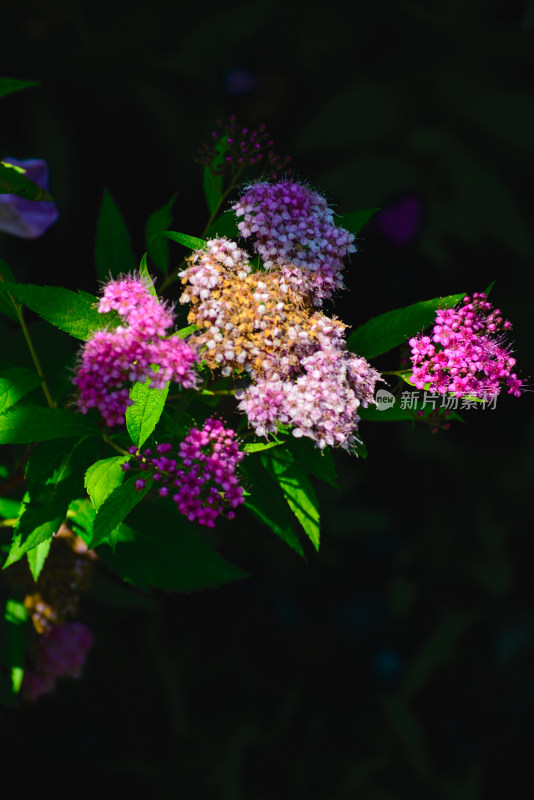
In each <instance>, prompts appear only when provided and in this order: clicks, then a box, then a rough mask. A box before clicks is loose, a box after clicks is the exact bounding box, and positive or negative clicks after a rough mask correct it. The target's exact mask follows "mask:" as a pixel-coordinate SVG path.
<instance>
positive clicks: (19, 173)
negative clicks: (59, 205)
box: [0, 161, 54, 201]
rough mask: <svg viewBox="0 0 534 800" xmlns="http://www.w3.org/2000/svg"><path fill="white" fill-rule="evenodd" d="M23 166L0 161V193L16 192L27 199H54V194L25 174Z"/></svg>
mask: <svg viewBox="0 0 534 800" xmlns="http://www.w3.org/2000/svg"><path fill="white" fill-rule="evenodd" d="M25 172H26V170H25V169H24V168H23V167H16V166H14V165H13V164H8V163H7V161H0V194H16V195H18V196H19V197H24V199H25V200H36V201H39V200H47V201H50V200H52V201H53V200H54V198H53V197H52V195H51V194H50V193H49V192H47V191H46V189H43V187H42V186H39V185H38V184H37V183H34V181H31V180H30V179H29V178H27V177H26V175H25V174H24V173H25Z"/></svg>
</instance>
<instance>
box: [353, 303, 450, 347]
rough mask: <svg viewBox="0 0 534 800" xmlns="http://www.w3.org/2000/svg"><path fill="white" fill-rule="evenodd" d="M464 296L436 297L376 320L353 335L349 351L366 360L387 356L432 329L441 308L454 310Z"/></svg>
mask: <svg viewBox="0 0 534 800" xmlns="http://www.w3.org/2000/svg"><path fill="white" fill-rule="evenodd" d="M464 296H465V292H464V293H463V294H453V295H449V296H448V297H435V298H434V299H433V300H422V301H420V302H419V303H414V304H413V305H411V306H405V307H404V308H397V309H395V310H394V311H387V312H386V313H385V314H380V316H378V317H373V318H372V319H370V320H369V321H368V322H365V323H364V324H363V325H360V327H359V328H356V330H355V331H353V332H352V333H351V335H350V336H349V338H348V341H347V347H348V349H349V350H352V352H353V353H358V355H360V356H363V357H364V358H374V357H375V356H379V355H382V353H387V352H388V351H389V350H392V349H393V348H394V347H397V345H400V344H404V342H406V341H407V340H408V339H410V338H411V337H412V336H415V335H417V334H418V333H420V332H421V331H422V330H424V328H427V327H428V326H429V325H431V324H432V323H433V321H434V319H435V316H436V311H437V309H438V308H451V307H452V306H454V305H456V304H457V303H459V302H460V300H461V299H462V297H464Z"/></svg>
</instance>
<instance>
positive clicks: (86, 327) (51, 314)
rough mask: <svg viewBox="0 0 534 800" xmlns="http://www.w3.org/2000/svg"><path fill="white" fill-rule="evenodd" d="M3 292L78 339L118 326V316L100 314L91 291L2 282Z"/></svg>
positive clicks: (0, 290) (0, 285)
mask: <svg viewBox="0 0 534 800" xmlns="http://www.w3.org/2000/svg"><path fill="white" fill-rule="evenodd" d="M0 292H2V293H7V292H9V293H10V294H12V295H13V297H15V298H16V299H17V300H18V301H19V302H20V303H23V304H24V305H25V306H28V308H31V310H32V311H35V312H36V314H39V316H40V317H42V318H43V319H44V320H46V321H47V322H50V324H51V325H55V327H56V328H59V329H60V330H62V331H65V332H66V333H70V335H71V336H74V337H75V338H76V339H84V340H85V339H88V338H89V337H90V336H91V334H92V333H93V332H94V331H97V330H102V329H103V328H106V327H109V326H111V327H115V326H116V325H117V323H118V316H117V314H116V313H114V312H110V313H108V314H100V313H99V312H98V311H97V302H98V301H97V298H96V297H95V296H94V295H92V294H88V292H82V291H77V292H73V291H72V290H71V289H64V288H63V287H61V286H36V285H35V284H31V283H10V282H6V283H0Z"/></svg>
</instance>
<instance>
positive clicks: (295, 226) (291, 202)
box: [232, 180, 356, 306]
mask: <svg viewBox="0 0 534 800" xmlns="http://www.w3.org/2000/svg"><path fill="white" fill-rule="evenodd" d="M232 208H233V210H234V211H235V213H236V216H237V217H243V220H242V221H241V222H240V223H239V224H238V228H239V231H240V233H241V236H243V237H244V238H245V239H247V238H249V237H252V242H253V247H254V249H255V250H256V252H257V253H259V255H260V256H261V258H262V260H263V265H264V267H265V269H272V268H273V267H277V268H279V269H280V270H281V271H282V272H284V270H286V269H291V268H294V267H298V268H299V269H300V272H301V286H300V287H299V291H300V293H301V294H302V295H308V296H309V297H310V299H311V300H312V302H313V304H314V305H315V306H320V305H321V304H322V302H323V300H325V299H327V298H329V297H332V295H333V293H334V292H335V290H336V289H341V288H343V278H342V275H341V273H342V270H343V258H344V256H346V255H347V254H349V253H353V252H355V250H356V247H355V245H354V235H353V234H352V233H350V232H349V231H347V230H345V229H344V228H339V227H337V226H336V225H335V223H334V212H333V211H332V209H331V208H329V206H328V204H327V202H326V200H325V199H324V197H322V196H321V195H320V194H318V193H317V192H314V191H313V190H312V189H310V188H308V187H307V186H304V185H303V184H300V183H297V182H295V181H290V180H285V181H279V182H278V183H269V182H260V183H253V184H251V185H250V186H249V187H248V188H247V190H246V191H245V193H244V194H243V196H242V197H241V199H240V200H239V201H238V202H237V203H235V204H234V205H233V206H232Z"/></svg>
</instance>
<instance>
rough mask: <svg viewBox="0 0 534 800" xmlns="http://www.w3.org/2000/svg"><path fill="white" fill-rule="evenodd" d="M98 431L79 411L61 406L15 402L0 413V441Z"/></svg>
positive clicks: (19, 440) (43, 438) (67, 437)
mask: <svg viewBox="0 0 534 800" xmlns="http://www.w3.org/2000/svg"><path fill="white" fill-rule="evenodd" d="M87 434H98V429H97V428H94V427H93V426H92V425H91V424H90V423H89V422H87V420H86V419H84V417H83V416H82V415H81V414H76V413H75V412H74V411H66V410H64V409H62V408H42V407H41V406H35V405H30V404H29V403H28V404H27V405H17V406H13V407H12V408H10V409H8V410H7V411H6V412H5V413H4V414H2V415H1V416H0V444H25V443H28V442H39V441H41V442H43V441H46V440H47V439H70V438H74V437H76V436H78V437H79V436H84V435H87Z"/></svg>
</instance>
